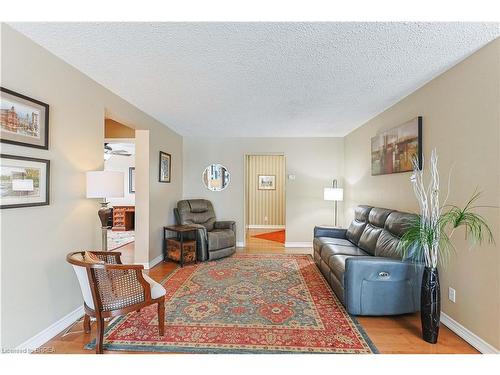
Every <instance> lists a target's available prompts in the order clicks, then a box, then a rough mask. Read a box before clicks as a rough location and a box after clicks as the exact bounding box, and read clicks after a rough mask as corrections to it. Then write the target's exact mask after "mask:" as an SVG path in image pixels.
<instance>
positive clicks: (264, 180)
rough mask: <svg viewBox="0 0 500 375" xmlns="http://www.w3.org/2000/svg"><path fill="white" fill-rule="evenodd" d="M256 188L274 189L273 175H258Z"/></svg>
mask: <svg viewBox="0 0 500 375" xmlns="http://www.w3.org/2000/svg"><path fill="white" fill-rule="evenodd" d="M258 190H276V176H275V175H267V176H264V175H259V185H258Z"/></svg>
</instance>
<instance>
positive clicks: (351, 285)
mask: <svg viewBox="0 0 500 375" xmlns="http://www.w3.org/2000/svg"><path fill="white" fill-rule="evenodd" d="M423 269H424V267H423V265H422V264H420V263H410V262H405V261H402V260H399V259H392V258H384V257H372V256H360V257H352V258H348V259H347V260H346V263H345V273H344V299H345V303H346V308H347V311H348V312H349V313H350V314H353V315H394V314H404V313H410V312H415V311H419V309H420V286H421V283H422V272H423Z"/></svg>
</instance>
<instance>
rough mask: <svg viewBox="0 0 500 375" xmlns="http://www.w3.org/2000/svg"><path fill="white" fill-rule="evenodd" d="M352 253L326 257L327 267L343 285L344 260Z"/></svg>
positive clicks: (350, 256)
mask: <svg viewBox="0 0 500 375" xmlns="http://www.w3.org/2000/svg"><path fill="white" fill-rule="evenodd" d="M352 257H353V256H352V255H343V254H342V255H334V256H331V257H330V258H329V259H328V267H330V269H331V270H332V273H333V274H334V275H335V277H336V278H337V280H339V281H340V283H341V284H342V286H344V272H345V261H346V260H347V258H352Z"/></svg>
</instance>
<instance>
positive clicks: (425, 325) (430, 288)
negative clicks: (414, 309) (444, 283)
mask: <svg viewBox="0 0 500 375" xmlns="http://www.w3.org/2000/svg"><path fill="white" fill-rule="evenodd" d="M440 315H441V289H440V287H439V275H438V270H437V268H431V267H425V268H424V274H423V277H422V293H421V296H420V316H421V319H422V337H423V339H424V340H425V341H427V342H430V343H431V344H435V343H436V342H437V339H438V335H439V321H440Z"/></svg>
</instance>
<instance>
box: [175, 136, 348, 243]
mask: <svg viewBox="0 0 500 375" xmlns="http://www.w3.org/2000/svg"><path fill="white" fill-rule="evenodd" d="M343 143H344V142H343V139H342V138H201V137H184V150H183V152H184V157H183V165H184V197H185V198H206V199H210V200H212V202H213V204H214V208H215V213H216V214H217V216H218V218H219V219H233V220H236V223H237V232H238V233H237V240H238V241H239V242H242V241H243V239H244V230H243V225H244V194H245V188H244V187H245V185H244V181H245V173H244V171H245V155H249V154H265V153H281V154H283V155H284V156H285V158H286V174H287V176H288V175H290V174H292V175H294V176H295V180H290V179H288V178H287V179H286V186H285V189H286V226H287V234H286V241H287V242H308V243H309V242H311V241H312V236H313V228H314V225H316V224H331V223H332V220H333V218H332V217H333V206H332V205H331V202H325V201H324V200H323V188H324V187H325V186H330V185H331V180H332V179H333V178H339V179H340V185H341V186H342V178H341V176H342V175H343V173H344V172H343V165H344V159H343V154H344V148H343ZM212 163H220V164H222V165H224V166H226V167H227V168H228V170H229V172H230V173H231V183H230V184H229V186H228V187H227V188H226V189H225V190H223V191H221V192H212V191H209V190H208V189H206V188H205V186H204V185H203V182H202V180H201V175H202V173H203V171H204V169H205V168H206V167H207V166H208V165H209V164H212Z"/></svg>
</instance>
